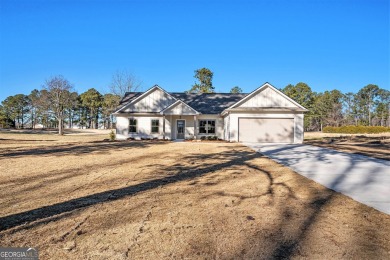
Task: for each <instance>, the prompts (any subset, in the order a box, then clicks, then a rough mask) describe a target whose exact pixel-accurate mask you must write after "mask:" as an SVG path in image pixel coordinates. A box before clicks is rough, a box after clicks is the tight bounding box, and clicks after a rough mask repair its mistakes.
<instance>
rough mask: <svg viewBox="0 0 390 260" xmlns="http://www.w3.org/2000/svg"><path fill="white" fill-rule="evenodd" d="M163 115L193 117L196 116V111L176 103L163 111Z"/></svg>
mask: <svg viewBox="0 0 390 260" xmlns="http://www.w3.org/2000/svg"><path fill="white" fill-rule="evenodd" d="M164 114H165V115H193V114H196V111H194V110H193V109H191V108H190V107H188V106H186V105H184V104H183V103H178V104H176V105H174V106H173V107H171V108H170V109H168V110H166V111H164Z"/></svg>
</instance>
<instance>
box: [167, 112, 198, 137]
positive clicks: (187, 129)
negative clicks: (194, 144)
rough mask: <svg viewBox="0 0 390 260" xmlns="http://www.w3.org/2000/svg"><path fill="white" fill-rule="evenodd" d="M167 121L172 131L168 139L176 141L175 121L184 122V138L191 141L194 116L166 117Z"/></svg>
mask: <svg viewBox="0 0 390 260" xmlns="http://www.w3.org/2000/svg"><path fill="white" fill-rule="evenodd" d="M166 118H167V120H169V121H170V124H171V125H172V131H171V133H170V137H171V139H172V140H174V139H176V124H177V120H180V119H182V120H185V121H186V127H185V138H186V139H191V138H194V116H176V115H171V116H166Z"/></svg>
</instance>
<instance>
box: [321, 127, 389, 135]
mask: <svg viewBox="0 0 390 260" xmlns="http://www.w3.org/2000/svg"><path fill="white" fill-rule="evenodd" d="M322 132H324V133H338V134H381V133H389V132H390V127H384V126H353V125H350V126H340V127H333V126H327V127H324V129H323V130H322Z"/></svg>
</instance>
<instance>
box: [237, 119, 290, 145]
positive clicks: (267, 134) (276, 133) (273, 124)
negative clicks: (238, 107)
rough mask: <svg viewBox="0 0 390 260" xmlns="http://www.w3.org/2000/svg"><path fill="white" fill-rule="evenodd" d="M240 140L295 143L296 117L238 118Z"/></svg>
mask: <svg viewBox="0 0 390 260" xmlns="http://www.w3.org/2000/svg"><path fill="white" fill-rule="evenodd" d="M238 141H239V142H247V143H293V142H294V118H238Z"/></svg>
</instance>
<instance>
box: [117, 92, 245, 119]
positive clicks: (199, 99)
mask: <svg viewBox="0 0 390 260" xmlns="http://www.w3.org/2000/svg"><path fill="white" fill-rule="evenodd" d="M142 93H144V92H127V93H126V95H125V96H124V97H123V98H122V100H121V102H120V106H123V105H125V104H126V103H128V102H130V101H131V100H132V99H134V98H136V97H138V96H140V95H141V94H142ZM169 94H170V95H172V96H173V97H174V98H176V99H179V100H181V101H183V102H184V103H186V104H188V105H189V106H190V107H192V108H193V109H195V110H196V111H198V112H200V113H202V114H220V113H221V112H222V111H223V110H225V109H226V108H228V107H230V106H232V105H233V104H235V103H237V102H238V101H239V100H241V99H242V98H243V97H245V96H246V95H247V94H244V93H240V94H232V93H200V94H196V93H169Z"/></svg>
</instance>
